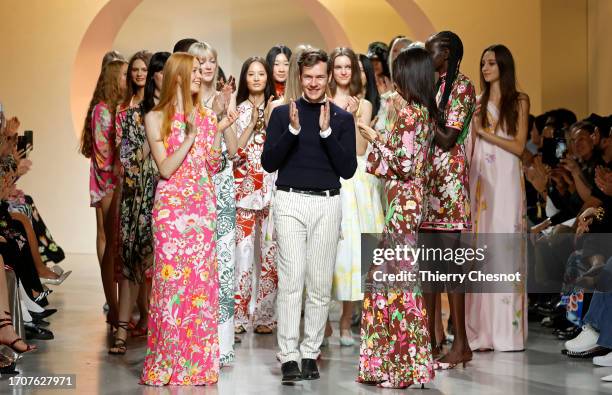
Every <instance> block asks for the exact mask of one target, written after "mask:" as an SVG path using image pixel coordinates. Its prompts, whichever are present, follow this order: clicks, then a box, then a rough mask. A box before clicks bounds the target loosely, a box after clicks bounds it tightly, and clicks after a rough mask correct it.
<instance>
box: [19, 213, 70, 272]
mask: <svg viewBox="0 0 612 395" xmlns="http://www.w3.org/2000/svg"><path fill="white" fill-rule="evenodd" d="M11 218H13V219H14V220H16V221H19V223H21V225H23V228H24V229H25V232H26V236H27V238H28V245H29V246H30V253H31V254H32V259H33V260H34V265H35V266H36V271H37V272H38V276H39V277H42V278H50V279H57V278H59V275H58V274H57V273H55V272H53V271H52V270H51V269H49V268H48V267H47V265H45V263H44V262H43V260H42V258H41V257H40V252H39V251H38V239H37V238H36V233H34V228H32V222H30V219H29V218H28V217H27V216H25V215H24V214H22V213H11Z"/></svg>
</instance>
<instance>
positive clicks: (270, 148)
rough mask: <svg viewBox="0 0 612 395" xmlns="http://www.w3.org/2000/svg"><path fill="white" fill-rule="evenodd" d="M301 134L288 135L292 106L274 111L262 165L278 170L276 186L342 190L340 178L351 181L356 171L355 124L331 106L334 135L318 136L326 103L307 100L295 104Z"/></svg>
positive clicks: (269, 124) (289, 132)
mask: <svg viewBox="0 0 612 395" xmlns="http://www.w3.org/2000/svg"><path fill="white" fill-rule="evenodd" d="M296 106H297V109H298V116H299V119H300V127H301V128H300V133H299V134H297V135H294V134H293V133H291V131H289V105H288V104H287V105H283V106H280V107H277V108H275V109H274V111H272V115H271V116H270V121H269V123H268V128H267V130H266V142H265V144H264V150H263V154H262V156H261V163H262V165H263V168H264V169H265V170H266V171H267V172H269V173H272V172H274V171H277V170H278V178H277V180H276V185H277V186H284V187H293V188H298V189H307V190H317V191H322V190H328V189H339V188H340V177H342V178H344V179H349V178H351V177H352V176H353V174H355V170H356V169H357V156H356V148H355V120H354V119H353V116H352V115H351V114H350V113H348V112H346V111H344V110H343V109H341V108H340V107H338V106H336V105H335V104H333V103H330V128H331V134H330V135H329V136H328V137H326V138H323V137H321V136H320V135H319V132H320V131H321V128H320V126H319V115H320V113H321V107H322V106H323V103H311V102H308V101H306V100H305V99H304V98H300V99H299V100H297V101H296Z"/></svg>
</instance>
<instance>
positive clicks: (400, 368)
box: [357, 103, 434, 387]
mask: <svg viewBox="0 0 612 395" xmlns="http://www.w3.org/2000/svg"><path fill="white" fill-rule="evenodd" d="M398 115H399V117H398V120H397V121H396V123H395V126H394V127H393V129H392V130H391V132H390V133H389V135H388V136H387V140H386V143H381V142H380V141H374V142H373V149H372V152H371V153H370V155H369V157H368V163H367V165H366V166H367V167H366V170H367V171H368V172H369V173H372V174H374V175H377V176H379V177H382V178H383V179H384V181H385V194H386V197H387V199H388V202H389V207H388V210H387V214H386V218H385V228H384V230H383V232H384V233H383V236H384V243H385V246H387V247H391V246H390V244H389V243H391V244H393V243H396V242H399V243H401V244H407V245H414V244H415V243H416V234H417V231H418V229H419V225H420V223H421V220H422V215H423V211H422V210H423V199H424V193H425V183H426V181H425V180H426V160H427V153H428V151H429V149H430V145H431V141H432V136H433V122H432V120H431V118H430V116H429V112H428V110H427V109H426V108H425V107H423V106H421V105H418V104H414V103H409V104H408V105H407V106H406V107H404V108H403V109H402V110H401V111H400V112H399V114H398ZM373 270H382V271H383V272H387V273H388V272H399V271H400V270H402V271H407V272H413V273H414V272H418V262H413V261H401V262H391V263H390V264H389V265H387V266H385V268H380V267H373V268H372V270H370V272H369V273H368V277H369V280H370V281H371V280H372V276H373ZM427 328H428V326H427V314H426V310H425V307H424V301H423V297H422V293H421V290H420V288H419V286H418V283H416V282H413V283H399V282H396V283H387V284H383V283H377V284H376V285H375V286H374V287H372V288H366V292H365V295H364V300H363V311H362V316H361V347H360V359H359V376H358V378H357V381H359V382H365V383H385V384H387V385H390V386H392V387H405V386H409V385H411V384H415V383H420V384H424V383H428V382H430V381H431V380H432V379H433V378H434V370H433V359H432V355H431V343H430V338H429V332H428V329H427Z"/></svg>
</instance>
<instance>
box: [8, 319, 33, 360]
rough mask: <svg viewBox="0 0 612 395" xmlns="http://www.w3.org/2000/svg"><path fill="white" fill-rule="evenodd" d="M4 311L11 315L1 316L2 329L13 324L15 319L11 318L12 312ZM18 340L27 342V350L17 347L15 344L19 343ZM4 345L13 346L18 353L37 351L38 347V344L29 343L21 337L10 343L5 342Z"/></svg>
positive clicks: (12, 348)
mask: <svg viewBox="0 0 612 395" xmlns="http://www.w3.org/2000/svg"><path fill="white" fill-rule="evenodd" d="M4 313H5V314H7V315H8V316H9V317H8V318H0V329H2V328H5V327H7V326H13V320H12V319H11V318H10V315H11V313H9V312H8V311H5V312H4ZM18 342H23V344H25V345H26V346H27V348H26V349H25V350H19V349H18V348H15V344H17V343H18ZM3 344H4V343H3ZM4 345H5V346H9V347H10V348H11V350H13V351H15V352H16V353H17V354H27V353H29V352H32V351H36V349H37V347H36V346H33V345H31V344H27V343H26V342H25V341H23V339H22V338H20V337H17V339H15V340H13V341H12V342H11V343H10V344H4Z"/></svg>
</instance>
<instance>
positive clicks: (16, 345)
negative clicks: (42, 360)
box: [0, 314, 36, 353]
mask: <svg viewBox="0 0 612 395" xmlns="http://www.w3.org/2000/svg"><path fill="white" fill-rule="evenodd" d="M10 320H11V316H10V315H6V314H5V315H3V317H2V321H3V322H2V324H5V323H9V322H11V321H10ZM17 339H19V335H17V333H16V332H15V328H13V325H12V324H9V325H6V326H5V327H4V328H1V329H0V344H3V345H7V346H9V347H11V348H12V349H13V350H15V351H16V352H18V353H23V352H26V351H32V350H35V349H36V346H31V345H28V344H27V343H26V342H24V341H23V340H19V341H17V342H15V340H17Z"/></svg>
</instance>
